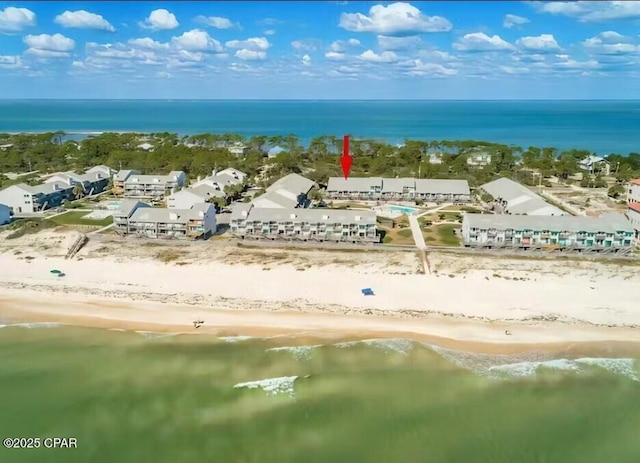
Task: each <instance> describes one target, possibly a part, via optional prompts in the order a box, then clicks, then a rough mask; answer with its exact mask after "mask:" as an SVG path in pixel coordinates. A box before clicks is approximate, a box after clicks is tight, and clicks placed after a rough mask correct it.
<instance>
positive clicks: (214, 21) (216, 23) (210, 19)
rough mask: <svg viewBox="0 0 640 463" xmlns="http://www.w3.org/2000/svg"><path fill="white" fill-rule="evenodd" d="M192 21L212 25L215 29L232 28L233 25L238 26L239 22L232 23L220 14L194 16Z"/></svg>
mask: <svg viewBox="0 0 640 463" xmlns="http://www.w3.org/2000/svg"><path fill="white" fill-rule="evenodd" d="M194 21H196V22H198V23H201V24H205V25H207V26H209V27H214V28H216V29H233V28H234V27H238V26H239V24H237V23H234V22H233V21H231V20H230V19H228V18H222V17H220V16H203V15H200V16H196V17H195V19H194Z"/></svg>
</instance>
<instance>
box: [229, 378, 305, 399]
mask: <svg viewBox="0 0 640 463" xmlns="http://www.w3.org/2000/svg"><path fill="white" fill-rule="evenodd" d="M297 379H298V377H297V376H280V377H278V378H267V379H260V380H257V381H248V382H246V383H238V384H236V385H234V386H233V388H234V389H241V388H247V389H262V390H263V391H265V392H266V393H267V394H269V395H278V394H289V395H290V396H293V393H294V388H293V385H294V383H295V382H296V380H297Z"/></svg>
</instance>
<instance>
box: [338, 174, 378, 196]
mask: <svg viewBox="0 0 640 463" xmlns="http://www.w3.org/2000/svg"><path fill="white" fill-rule="evenodd" d="M372 187H378V188H382V178H380V177H349V178H348V179H346V180H345V178H344V177H329V182H328V183H327V192H342V191H346V192H353V193H360V192H369V191H371V190H372Z"/></svg>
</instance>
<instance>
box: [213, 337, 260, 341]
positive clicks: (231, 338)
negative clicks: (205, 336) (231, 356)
mask: <svg viewBox="0 0 640 463" xmlns="http://www.w3.org/2000/svg"><path fill="white" fill-rule="evenodd" d="M218 339H220V340H221V341H224V342H240V341H248V340H249V339H254V337H253V336H222V337H219V338H218Z"/></svg>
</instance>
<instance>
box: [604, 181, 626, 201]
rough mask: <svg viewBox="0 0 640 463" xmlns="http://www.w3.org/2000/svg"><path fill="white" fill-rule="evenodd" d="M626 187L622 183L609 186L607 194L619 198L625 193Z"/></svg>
mask: <svg viewBox="0 0 640 463" xmlns="http://www.w3.org/2000/svg"><path fill="white" fill-rule="evenodd" d="M625 191H626V190H625V188H624V187H623V186H622V185H619V184H618V185H613V186H612V187H609V190H608V191H607V195H608V196H610V197H611V198H614V199H618V198H619V197H620V196H621V195H623V194H624V193H625Z"/></svg>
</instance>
